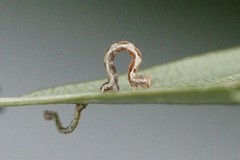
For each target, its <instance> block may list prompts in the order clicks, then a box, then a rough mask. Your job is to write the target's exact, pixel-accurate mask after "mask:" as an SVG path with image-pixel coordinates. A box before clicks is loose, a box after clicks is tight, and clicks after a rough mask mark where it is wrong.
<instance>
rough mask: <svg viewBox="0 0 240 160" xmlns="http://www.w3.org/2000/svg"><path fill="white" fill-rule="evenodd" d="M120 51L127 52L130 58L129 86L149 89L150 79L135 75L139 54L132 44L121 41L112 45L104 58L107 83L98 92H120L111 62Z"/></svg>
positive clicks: (139, 61) (140, 58) (115, 72)
mask: <svg viewBox="0 0 240 160" xmlns="http://www.w3.org/2000/svg"><path fill="white" fill-rule="evenodd" d="M121 51H127V52H128V53H129V54H130V56H131V57H132V61H131V63H130V65H129V68H128V81H129V83H130V85H131V86H132V87H133V88H139V87H141V88H149V87H150V85H151V78H150V77H149V76H143V75H137V71H138V68H139V66H140V64H141V62H142V55H141V52H140V51H139V50H138V49H137V48H136V47H135V46H134V45H133V44H132V43H130V42H128V41H121V42H118V43H114V44H112V45H111V47H110V48H109V49H108V51H107V53H106V55H105V57H104V65H105V68H106V71H107V75H108V81H107V82H106V83H104V84H103V85H102V86H101V88H100V91H101V92H102V93H104V92H107V91H115V92H118V91H119V90H120V88H119V85H118V74H117V70H116V68H115V66H114V64H113V62H114V59H115V56H116V55H117V54H118V53H119V52H121Z"/></svg>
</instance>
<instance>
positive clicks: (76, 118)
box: [44, 104, 87, 134]
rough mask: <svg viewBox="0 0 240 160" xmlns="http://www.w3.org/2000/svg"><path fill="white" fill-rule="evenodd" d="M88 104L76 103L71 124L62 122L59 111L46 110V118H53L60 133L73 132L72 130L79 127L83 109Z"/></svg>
mask: <svg viewBox="0 0 240 160" xmlns="http://www.w3.org/2000/svg"><path fill="white" fill-rule="evenodd" d="M86 106H87V104H76V107H75V111H74V117H73V120H72V122H71V124H70V125H68V126H67V127H63V126H62V122H61V120H60V118H59V116H58V114H57V112H53V111H45V112H44V118H45V119H46V120H53V121H54V122H55V125H56V127H57V130H58V131H59V132H60V133H63V134H68V133H71V132H72V131H74V129H75V128H76V127H77V125H78V121H79V119H80V116H81V111H82V110H83V109H84V108H85V107H86Z"/></svg>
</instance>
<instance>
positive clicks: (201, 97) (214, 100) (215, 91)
mask: <svg viewBox="0 0 240 160" xmlns="http://www.w3.org/2000/svg"><path fill="white" fill-rule="evenodd" d="M139 74H147V75H149V76H151V78H152V86H151V87H150V88H149V89H137V90H133V89H132V88H131V87H130V85H129V83H128V80H127V76H126V75H122V76H120V77H119V84H120V89H121V90H120V91H119V92H118V93H104V94H102V93H100V91H99V88H100V86H101V85H102V84H103V83H104V82H106V81H107V77H106V78H105V79H103V80H97V81H91V82H83V83H77V84H68V85H62V86H57V87H52V88H48V89H43V90H39V91H35V92H32V93H29V94H26V95H23V96H21V97H9V98H0V106H20V105H37V104H60V103H105V104H114V103H116V104H122V103H167V104H240V47H237V48H231V49H226V50H221V51H215V52H209V53H206V54H202V55H200V56H195V57H188V58H184V59H181V60H178V61H175V62H171V63H167V64H163V65H157V66H154V67H151V68H149V69H145V70H142V71H141V72H139ZM104 75H105V73H104Z"/></svg>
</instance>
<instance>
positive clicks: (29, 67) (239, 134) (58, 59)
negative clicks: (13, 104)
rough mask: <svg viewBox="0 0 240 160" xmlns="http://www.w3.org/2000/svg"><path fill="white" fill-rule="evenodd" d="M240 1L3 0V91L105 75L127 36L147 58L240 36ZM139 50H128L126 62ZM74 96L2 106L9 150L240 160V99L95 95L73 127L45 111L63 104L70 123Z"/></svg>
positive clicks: (22, 155)
mask: <svg viewBox="0 0 240 160" xmlns="http://www.w3.org/2000/svg"><path fill="white" fill-rule="evenodd" d="M239 9H240V5H239V2H237V1H235V2H234V1H225V2H224V1H222V2H221V3H220V2H218V1H205V2H204V1H201V2H200V1H198V2H197V1H189V2H187V1H180V2H177V1H168V2H166V1H151V0H150V1H141V0H138V1H137V0H135V1H131V0H130V1H129V0H128V1H127V0H121V1H110V0H103V1H91V2H90V1H85V0H82V1H80V0H79V1H77V0H76V1H72V0H69V1H55V0H51V1H47V0H38V1H37V0H25V1H24V0H22V1H17V0H15V1H14V0H9V1H7V0H5V1H3V0H0V75H1V76H0V85H1V96H2V97H7V96H18V95H22V94H25V93H28V92H31V91H33V90H36V89H41V88H47V87H50V86H55V85H60V84H65V83H72V82H84V81H89V80H95V79H100V78H106V73H105V70H104V67H103V56H104V52H105V51H106V49H107V48H108V47H109V46H110V45H111V44H112V43H114V42H117V41H120V40H128V41H131V42H133V43H134V44H136V46H137V47H138V48H139V49H140V51H141V52H142V54H143V58H144V59H143V64H142V66H141V69H142V68H147V67H150V66H153V65H156V64H160V63H166V62H169V61H172V60H176V59H179V58H183V57H187V56H190V55H197V54H201V53H203V52H206V51H212V50H218V49H223V48H228V47H234V46H237V45H240V31H239V30H240V11H239ZM129 62H130V58H129V56H128V55H127V54H120V55H119V56H118V58H117V59H116V64H117V66H118V72H119V73H120V74H121V73H125V72H126V70H127V67H128V63H129ZM73 108H74V106H70V105H60V106H56V105H55V106H54V105H49V106H32V107H18V108H8V109H6V110H4V111H3V112H2V114H1V115H0V156H1V158H0V159H4V160H13V159H18V160H32V159H34V160H43V159H44V160H53V159H58V160H66V159H74V160H76V159H87V160H96V159H103V160H123V159H124V160H128V159H137V160H146V159H149V160H159V159H161V160H192V159H194V160H207V159H209V160H210V159H211V160H226V159H227V160H239V159H240V107H238V106H227V105H226V106H221V105H193V106H192V105H191V106H190V105H161V104H154V105H148V104H138V105H97V104H90V105H89V106H88V107H87V108H86V109H85V110H84V111H83V114H82V119H81V122H80V124H79V126H78V128H77V129H76V130H75V131H74V132H73V133H72V134H69V135H62V134H59V133H58V132H57V131H56V128H55V126H54V124H53V122H47V121H45V120H44V119H43V116H42V114H43V111H44V110H45V109H51V110H57V111H58V112H59V114H60V115H61V117H62V119H63V123H64V125H66V124H68V123H69V121H70V120H71V118H72V114H73Z"/></svg>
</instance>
